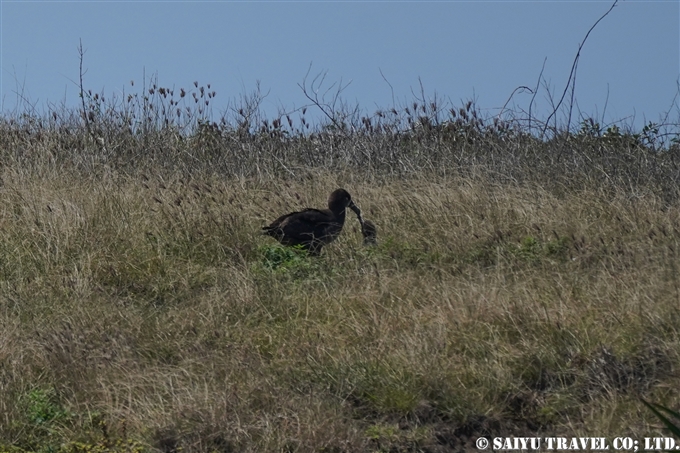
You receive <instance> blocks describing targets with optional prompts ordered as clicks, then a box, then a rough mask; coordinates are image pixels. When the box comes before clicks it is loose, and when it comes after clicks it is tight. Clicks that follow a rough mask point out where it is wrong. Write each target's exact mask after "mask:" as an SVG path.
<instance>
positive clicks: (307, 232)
mask: <svg viewBox="0 0 680 453" xmlns="http://www.w3.org/2000/svg"><path fill="white" fill-rule="evenodd" d="M347 208H350V209H351V210H352V211H354V212H355V213H356V215H357V216H358V217H359V218H360V219H361V211H360V210H359V208H358V207H357V206H356V205H355V204H354V202H352V197H351V196H350V194H349V192H347V191H346V190H345V189H337V190H335V191H333V193H331V195H330V197H329V198H328V209H313V208H307V209H304V210H302V211H298V212H291V213H290V214H284V215H282V216H281V217H279V218H278V219H276V220H274V221H273V222H272V223H271V225H269V226H266V227H263V228H262V230H263V231H264V234H266V235H268V236H271V237H273V238H275V239H276V240H277V241H279V242H280V243H281V244H283V245H301V246H302V247H303V248H304V249H305V250H307V251H308V252H309V253H310V254H311V255H319V254H320V253H321V248H322V247H323V246H324V245H326V244H329V243H331V242H333V241H334V240H335V239H336V238H337V237H338V236H339V235H340V232H341V231H342V227H343V225H344V224H345V211H346V209H347Z"/></svg>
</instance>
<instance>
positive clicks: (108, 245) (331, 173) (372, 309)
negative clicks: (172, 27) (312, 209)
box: [0, 105, 680, 453]
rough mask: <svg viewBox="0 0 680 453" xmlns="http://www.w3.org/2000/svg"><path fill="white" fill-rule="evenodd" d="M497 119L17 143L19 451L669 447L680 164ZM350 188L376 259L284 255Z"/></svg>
mask: <svg viewBox="0 0 680 453" xmlns="http://www.w3.org/2000/svg"><path fill="white" fill-rule="evenodd" d="M412 110H413V109H412ZM472 111H474V107H472V109H471V107H470V106H469V105H468V106H467V113H466V115H465V119H464V120H463V121H461V122H458V123H456V121H457V119H459V118H460V117H461V115H462V112H466V110H465V109H464V108H463V109H461V110H460V111H459V112H458V113H457V114H456V116H454V117H453V118H449V120H447V121H443V120H442V121H437V122H436V124H431V125H430V126H427V125H425V126H423V127H409V128H406V129H405V128H401V129H400V128H398V127H397V123H391V124H392V126H390V127H393V128H394V129H389V128H387V126H385V127H384V128H383V129H380V130H379V129H377V126H376V125H375V122H376V121H379V120H376V118H374V119H373V122H371V121H370V120H369V121H368V124H367V123H366V121H364V120H361V121H363V123H357V127H354V128H352V127H347V128H346V129H345V130H342V129H343V128H342V127H338V124H330V125H327V127H326V128H325V129H324V128H320V129H319V130H318V131H316V132H314V133H303V132H302V131H298V132H296V131H295V130H293V129H290V130H287V131H286V133H285V134H284V133H277V132H276V131H277V127H278V130H279V131H280V130H281V129H282V127H281V126H276V125H274V126H271V125H270V126H267V127H268V129H266V128H265V129H261V128H257V129H255V128H253V127H251V126H252V125H251V126H248V127H245V128H241V129H239V128H238V127H236V126H234V127H231V126H229V125H228V124H227V125H220V124H217V123H215V124H209V125H208V126H205V125H203V126H200V125H199V126H197V128H195V129H192V132H191V133H188V134H187V133H180V132H181V131H179V132H178V129H177V128H175V129H173V128H172V127H168V128H166V129H163V128H156V129H153V130H152V131H148V130H147V131H133V130H130V131H127V132H125V131H123V128H122V126H121V125H120V124H118V125H117V123H115V122H111V121H109V122H107V121H104V120H102V121H101V123H98V122H97V121H95V120H96V118H95V116H94V115H93V116H92V117H91V121H92V122H91V123H90V124H88V125H87V126H88V127H85V126H86V125H85V123H84V122H82V121H80V120H79V119H78V118H77V117H75V116H71V117H68V116H67V115H66V114H65V113H63V112H61V113H60V115H62V116H61V117H57V115H55V117H53V118H52V119H50V118H47V119H44V120H40V119H36V118H33V119H32V120H31V119H30V118H27V117H24V118H17V117H15V118H12V119H4V120H3V121H2V124H0V129H1V130H2V133H1V134H0V157H1V158H2V167H1V169H0V178H1V183H0V250H1V251H2V260H0V331H2V335H0V439H1V440H0V451H12V452H15V453H18V452H55V451H59V452H64V453H65V452H85V451H88V452H133V451H134V452H141V451H145V452H146V451H161V452H168V453H170V452H179V451H182V452H212V451H216V452H241V451H243V452H260V451H283V452H295V451H299V452H373V451H384V452H392V451H422V452H448V451H467V450H474V440H475V439H476V438H477V437H478V436H508V435H515V436H549V435H560V436H596V437H608V438H610V439H613V438H614V437H617V436H631V437H633V438H636V439H642V437H644V436H652V435H661V433H662V431H661V429H660V423H659V422H658V420H656V419H655V418H654V416H653V415H652V414H651V413H650V412H649V411H648V410H647V409H646V408H645V407H644V406H643V405H642V404H641V403H640V400H639V398H640V397H645V398H647V399H650V400H653V401H657V402H661V403H664V404H667V405H669V406H671V407H677V406H678V404H679V403H680V393H679V392H678V388H679V387H678V384H679V376H678V369H680V353H679V352H678V351H680V348H679V343H680V332H679V329H680V328H679V327H678V326H680V311H679V310H678V308H679V307H680V270H679V266H680V263H679V261H678V254H680V206H679V205H678V191H677V187H678V186H677V180H678V176H679V174H680V173H679V171H678V166H677V163H678V162H680V159H679V157H680V154H679V153H678V151H679V150H678V149H677V145H672V146H668V147H665V148H659V147H654V146H653V143H649V142H644V140H643V138H644V137H641V136H640V135H639V134H638V135H637V136H636V135H635V134H632V133H630V134H629V133H626V134H623V133H618V132H616V134H615V133H614V132H612V131H610V132H609V134H597V133H593V130H592V129H588V128H587V127H586V126H588V124H587V123H584V129H583V133H569V134H564V135H559V134H557V135H555V136H554V137H552V138H543V139H539V138H536V137H535V136H533V135H531V134H529V133H528V132H527V130H526V129H521V128H517V127H514V129H513V125H512V123H508V124H507V125H505V126H502V125H501V126H499V125H498V124H497V123H496V124H493V123H492V122H490V121H487V122H484V120H481V119H480V120H478V119H477V114H476V113H475V116H474V117H473V116H472V113H471V112H472ZM400 114H401V113H400ZM405 117H406V116H404V118H405ZM41 121H43V122H42V123H41ZM477 121H479V124H477V123H476V122H477ZM411 122H412V121H411ZM121 124H122V123H121ZM339 124H349V125H350V126H351V123H339ZM421 124H424V122H421ZM291 128H293V126H291ZM674 146H675V147H674ZM337 187H344V188H346V189H347V190H349V192H350V193H351V194H352V196H353V198H354V200H355V201H356V202H357V204H358V205H359V206H360V207H361V208H362V210H363V212H364V215H365V217H366V218H367V219H370V220H372V221H373V222H375V223H376V225H377V226H378V240H379V245H378V246H377V247H373V248H367V247H363V246H362V244H361V234H360V231H359V224H358V222H357V221H356V219H355V218H354V217H353V216H350V217H349V218H348V224H347V225H346V226H345V229H344V231H343V233H342V235H341V237H340V239H339V240H338V241H336V242H335V243H333V244H332V245H330V246H328V247H326V248H325V249H324V250H323V253H322V256H321V257H319V258H312V257H308V256H306V255H305V254H304V253H300V252H298V251H296V250H293V249H290V248H281V247H279V246H278V245H277V243H276V242H275V241H274V240H273V239H271V238H267V237H264V236H262V235H260V234H259V228H260V227H261V226H262V225H264V224H266V223H267V222H269V221H271V220H273V219H274V218H276V217H277V216H278V215H279V214H282V213H285V212H289V211H291V210H297V209H300V208H302V207H306V206H323V205H324V204H325V203H326V199H327V197H328V194H329V193H330V192H331V191H332V190H333V189H335V188H337Z"/></svg>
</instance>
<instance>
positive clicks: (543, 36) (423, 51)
mask: <svg viewBox="0 0 680 453" xmlns="http://www.w3.org/2000/svg"><path fill="white" fill-rule="evenodd" d="M0 3H1V5H0V13H1V17H0V25H1V26H2V28H1V30H0V36H1V38H2V41H1V45H0V51H1V62H0V63H1V68H0V69H1V71H0V76H1V80H0V85H1V86H0V94H1V98H0V101H1V107H2V110H3V111H12V110H13V109H14V108H15V107H16V105H17V92H21V93H22V94H23V96H24V97H25V98H27V99H28V100H30V102H31V103H32V104H35V105H36V106H37V107H39V108H42V107H45V106H47V105H48V104H49V103H60V102H62V101H65V102H66V103H67V104H68V105H75V104H76V103H77V102H78V96H77V93H78V90H77V85H76V84H75V83H74V82H75V81H77V79H78V52H77V47H78V42H79V40H82V42H83V47H84V48H85V50H86V54H85V61H84V65H85V68H86V69H87V73H86V74H85V86H86V88H90V89H92V90H93V91H97V92H101V91H103V92H104V93H106V94H107V95H109V96H110V95H111V94H113V93H120V92H121V91H122V90H123V89H124V90H125V92H126V93H129V92H131V91H132V92H136V91H137V90H139V87H140V86H141V83H142V81H143V80H142V79H143V74H146V76H147V78H148V77H149V76H151V75H153V74H157V77H158V81H159V83H160V85H162V86H167V87H175V88H176V89H179V88H180V87H184V88H188V87H190V86H191V85H192V83H193V82H194V81H198V82H199V83H200V84H202V85H205V84H207V83H210V84H211V90H215V91H216V92H217V97H216V99H215V100H214V103H213V107H214V108H215V109H216V110H218V113H219V111H220V110H224V109H227V108H228V107H229V106H230V105H231V106H233V102H232V103H231V104H230V103H229V101H233V100H234V99H235V98H238V96H239V95H240V94H244V93H248V92H251V91H252V90H253V89H254V88H255V85H256V82H257V81H259V82H260V85H261V87H262V90H263V91H264V92H266V93H268V96H267V97H266V99H265V101H264V104H263V107H264V108H265V110H266V111H268V112H271V113H273V112H276V111H277V109H278V108H279V107H283V108H285V109H288V110H291V109H293V108H295V107H300V106H302V105H305V104H306V103H307V101H306V100H305V98H304V96H303V95H302V92H301V90H300V88H299V87H298V85H297V84H298V83H300V82H301V81H302V79H303V78H304V76H305V73H306V72H307V70H308V68H309V66H310V64H311V65H312V68H311V73H310V74H311V75H316V74H318V73H320V72H327V78H326V80H327V81H328V82H339V81H340V80H341V79H342V81H343V82H344V83H347V82H350V81H351V83H350V85H349V86H348V87H347V88H346V90H345V91H344V92H343V98H344V99H345V100H346V101H348V102H350V103H355V102H357V103H358V104H359V105H360V107H362V108H363V109H364V110H365V111H366V112H368V113H372V112H374V111H375V110H376V109H377V108H378V107H381V108H388V107H391V106H392V103H393V99H392V95H393V94H392V89H391V88H390V85H391V86H392V88H393V89H394V97H395V101H396V102H397V103H400V104H403V103H405V102H406V101H410V100H412V99H413V97H412V94H411V91H412V90H415V91H419V90H420V88H419V81H422V83H423V86H424V89H425V93H426V95H428V96H431V95H433V94H434V93H435V92H436V93H437V95H438V96H441V97H443V98H446V99H450V100H451V101H453V102H454V103H455V104H460V102H461V100H463V101H465V100H468V99H472V98H474V99H476V102H477V105H478V106H479V107H480V108H481V109H482V110H483V111H485V112H488V113H489V114H495V113H497V112H498V109H499V108H500V107H502V106H503V104H504V103H505V102H506V100H507V99H508V97H509V96H510V94H511V93H512V91H513V90H514V89H515V88H516V87H518V86H521V85H526V86H530V87H532V88H533V87H534V86H535V85H536V83H537V78H538V76H539V73H540V72H541V67H542V66H543V63H544V60H545V69H544V72H543V77H544V78H545V80H546V82H547V84H548V87H549V88H550V89H551V90H553V91H554V93H555V95H556V96H557V95H560V94H561V92H562V90H563V89H564V86H565V83H566V81H567V77H568V75H569V70H570V68H571V64H572V61H573V59H574V56H575V54H576V51H577V49H578V45H579V43H580V41H581V40H582V39H583V38H584V36H585V34H586V32H587V31H588V29H589V28H590V27H591V26H592V25H593V23H594V22H595V21H596V20H597V19H598V18H599V17H600V16H601V15H602V14H603V13H605V12H606V11H607V9H608V8H609V7H610V5H611V3H612V2H611V1H595V0H593V1H548V0H543V1H440V2H427V1H407V2H390V1H387V2H365V1H354V2H322V1H318V2H290V1H278V2H277V1H269V2H253V1H250V2H229V1H210V2H208V1H176V2H170V1H146V2H144V1H127V2H124V1H69V2H66V1H29V0H21V1H2V2H0ZM546 59H547V60H546ZM381 71H382V74H383V75H384V77H385V78H386V79H387V80H388V81H389V84H390V85H388V84H387V83H386V82H385V80H384V79H383V75H381ZM679 75H680V2H678V1H677V0H672V1H633V0H624V1H620V2H619V3H618V5H617V7H616V8H615V9H614V11H612V13H611V14H610V15H609V16H607V17H606V18H605V19H604V20H603V21H602V22H601V23H600V24H599V25H598V26H597V27H596V28H595V30H594V31H593V32H592V34H591V35H590V37H589V38H588V41H587V42H586V44H585V47H584V49H583V52H582V56H581V59H580V61H579V67H578V73H577V84H576V88H577V91H576V99H577V102H578V106H579V108H580V109H581V111H583V112H584V113H585V114H588V115H598V117H602V116H604V119H605V121H606V122H610V121H614V120H618V119H622V118H632V117H633V116H634V118H635V122H636V124H637V125H638V126H639V125H640V124H642V122H643V121H644V120H645V119H646V120H654V121H656V120H658V119H659V115H661V114H662V113H664V112H666V111H667V110H668V109H669V108H670V107H671V103H672V101H673V97H674V95H675V94H676V92H677V90H678V77H679ZM131 80H134V81H135V83H136V85H135V87H131V86H130V81H131ZM327 85H328V84H327ZM530 97H531V95H530V94H528V93H517V94H516V95H515V97H514V98H513V100H514V104H515V106H516V107H523V108H527V107H528V104H529V100H530ZM537 102H538V109H539V110H540V111H541V112H547V111H548V110H549V102H548V100H547V96H546V90H545V89H541V91H540V92H539V95H538V97H537ZM605 106H606V111H604V110H605ZM603 111H604V112H603ZM677 116H678V115H677V112H676V115H675V118H677Z"/></svg>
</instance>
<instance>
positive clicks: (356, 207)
mask: <svg viewBox="0 0 680 453" xmlns="http://www.w3.org/2000/svg"><path fill="white" fill-rule="evenodd" d="M347 206H348V207H349V208H350V209H351V210H352V211H354V213H355V214H356V215H357V217H358V218H359V222H362V223H363V221H364V219H363V218H362V217H361V209H359V207H358V206H357V205H355V204H354V202H353V201H351V200H350V202H349V205H347Z"/></svg>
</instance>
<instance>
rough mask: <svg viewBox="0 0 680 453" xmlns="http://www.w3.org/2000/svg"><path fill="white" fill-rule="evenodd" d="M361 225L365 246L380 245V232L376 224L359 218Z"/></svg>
mask: <svg viewBox="0 0 680 453" xmlns="http://www.w3.org/2000/svg"><path fill="white" fill-rule="evenodd" d="M359 222H360V223H361V234H362V235H363V236H364V245H376V244H378V230H377V228H376V226H375V223H373V222H371V221H370V220H366V219H362V218H361V217H359Z"/></svg>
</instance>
